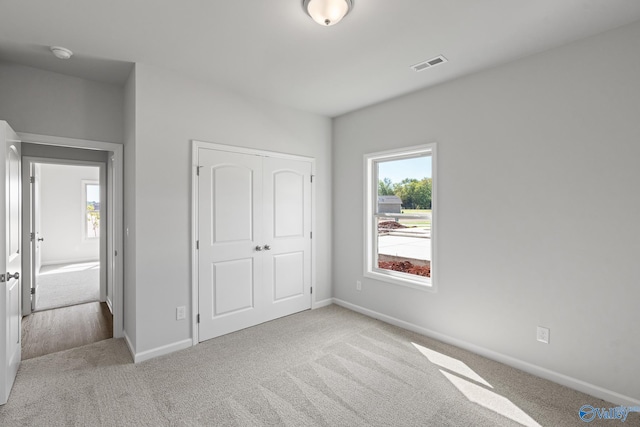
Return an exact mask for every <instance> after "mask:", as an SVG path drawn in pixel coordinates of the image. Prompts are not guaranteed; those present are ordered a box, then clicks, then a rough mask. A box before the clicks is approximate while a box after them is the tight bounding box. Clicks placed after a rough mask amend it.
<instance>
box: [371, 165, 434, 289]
mask: <svg viewBox="0 0 640 427" xmlns="http://www.w3.org/2000/svg"><path fill="white" fill-rule="evenodd" d="M375 165H376V168H377V171H376V172H377V177H378V192H377V196H378V197H377V205H376V212H375V213H376V214H377V215H376V219H375V223H376V224H377V231H378V233H377V249H378V251H377V254H376V255H377V264H376V265H377V267H378V268H379V269H383V270H391V271H397V272H401V273H406V274H412V275H415V276H422V277H431V207H432V206H431V201H432V198H431V195H432V173H431V156H429V155H422V156H419V157H410V158H402V159H393V160H384V161H377V162H375Z"/></svg>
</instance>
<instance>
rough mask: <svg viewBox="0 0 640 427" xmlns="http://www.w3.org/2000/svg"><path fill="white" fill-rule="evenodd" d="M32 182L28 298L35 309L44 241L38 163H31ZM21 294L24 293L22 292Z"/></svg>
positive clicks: (32, 308)
mask: <svg viewBox="0 0 640 427" xmlns="http://www.w3.org/2000/svg"><path fill="white" fill-rule="evenodd" d="M31 167H32V169H33V170H32V175H31V176H32V177H33V183H32V185H31V218H32V219H31V221H32V223H31V230H32V231H31V232H32V233H33V240H32V241H31V244H32V247H33V249H32V250H33V252H32V253H33V262H32V265H31V286H32V287H33V292H31V290H29V292H30V295H29V299H30V301H31V311H34V310H37V299H36V298H35V296H36V295H38V274H40V268H41V267H42V252H41V251H40V246H41V245H42V243H43V242H44V237H43V236H42V234H41V233H40V226H41V223H42V221H41V215H40V199H41V197H40V169H41V167H40V164H39V163H31ZM23 295H25V293H24V292H23Z"/></svg>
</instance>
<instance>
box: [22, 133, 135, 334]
mask: <svg viewBox="0 0 640 427" xmlns="http://www.w3.org/2000/svg"><path fill="white" fill-rule="evenodd" d="M18 137H19V138H20V141H22V142H26V143H31V144H41V145H54V146H58V147H70V148H82V149H86V150H101V151H109V152H112V153H113V156H112V158H113V169H114V177H113V179H114V182H115V185H114V186H113V187H114V188H113V205H114V206H113V209H112V211H113V212H114V215H110V217H112V218H111V222H112V226H113V231H114V232H113V233H107V240H110V241H111V242H110V243H111V245H109V244H107V247H111V248H113V252H111V253H110V252H109V251H107V268H109V267H108V266H110V265H114V271H115V273H114V275H113V276H114V277H113V300H112V303H113V307H112V309H113V337H114V338H122V337H123V336H124V280H123V278H124V274H123V273H124V259H123V255H124V251H123V236H124V233H123V224H124V210H123V206H124V205H123V200H124V185H123V183H124V168H123V165H124V161H123V157H124V145H123V144H119V143H115V142H104V141H94V140H89V139H75V138H66V137H60V136H50V135H39V134H33V133H21V132H18ZM108 168H109V165H107V169H108ZM23 246H24V242H23ZM22 249H24V247H23V248H22ZM23 252H24V251H23ZM115 252H117V253H118V256H115Z"/></svg>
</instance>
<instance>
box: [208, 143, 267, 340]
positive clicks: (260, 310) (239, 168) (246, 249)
mask: <svg viewBox="0 0 640 427" xmlns="http://www.w3.org/2000/svg"><path fill="white" fill-rule="evenodd" d="M198 157H199V159H198V164H199V166H200V168H199V181H198V190H199V194H198V227H199V228H198V236H199V237H198V239H199V251H198V276H199V277H198V282H199V285H198V286H199V313H200V325H199V339H200V341H204V340H207V339H210V338H214V337H217V336H220V335H224V334H227V333H229V332H233V331H237V330H240V329H243V328H246V327H249V326H252V325H256V324H258V323H261V322H262V321H263V319H264V298H263V292H262V288H263V280H262V262H263V257H262V252H261V251H257V250H256V246H259V247H260V248H262V245H263V237H262V236H263V235H262V226H263V222H264V220H263V216H262V212H263V211H262V158H261V157H258V156H252V155H245V154H237V153H228V152H224V151H215V150H208V149H200V150H199V153H198Z"/></svg>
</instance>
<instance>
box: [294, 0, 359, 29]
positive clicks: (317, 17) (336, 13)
mask: <svg viewBox="0 0 640 427" xmlns="http://www.w3.org/2000/svg"><path fill="white" fill-rule="evenodd" d="M302 8H303V9H304V11H305V12H306V13H307V14H308V15H309V16H310V17H311V18H312V19H313V20H314V21H316V22H317V23H318V24H320V25H322V26H323V27H329V26H331V25H335V24H337V23H338V22H340V21H341V20H342V18H344V17H345V16H347V14H348V13H349V12H351V9H353V0H302Z"/></svg>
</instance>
